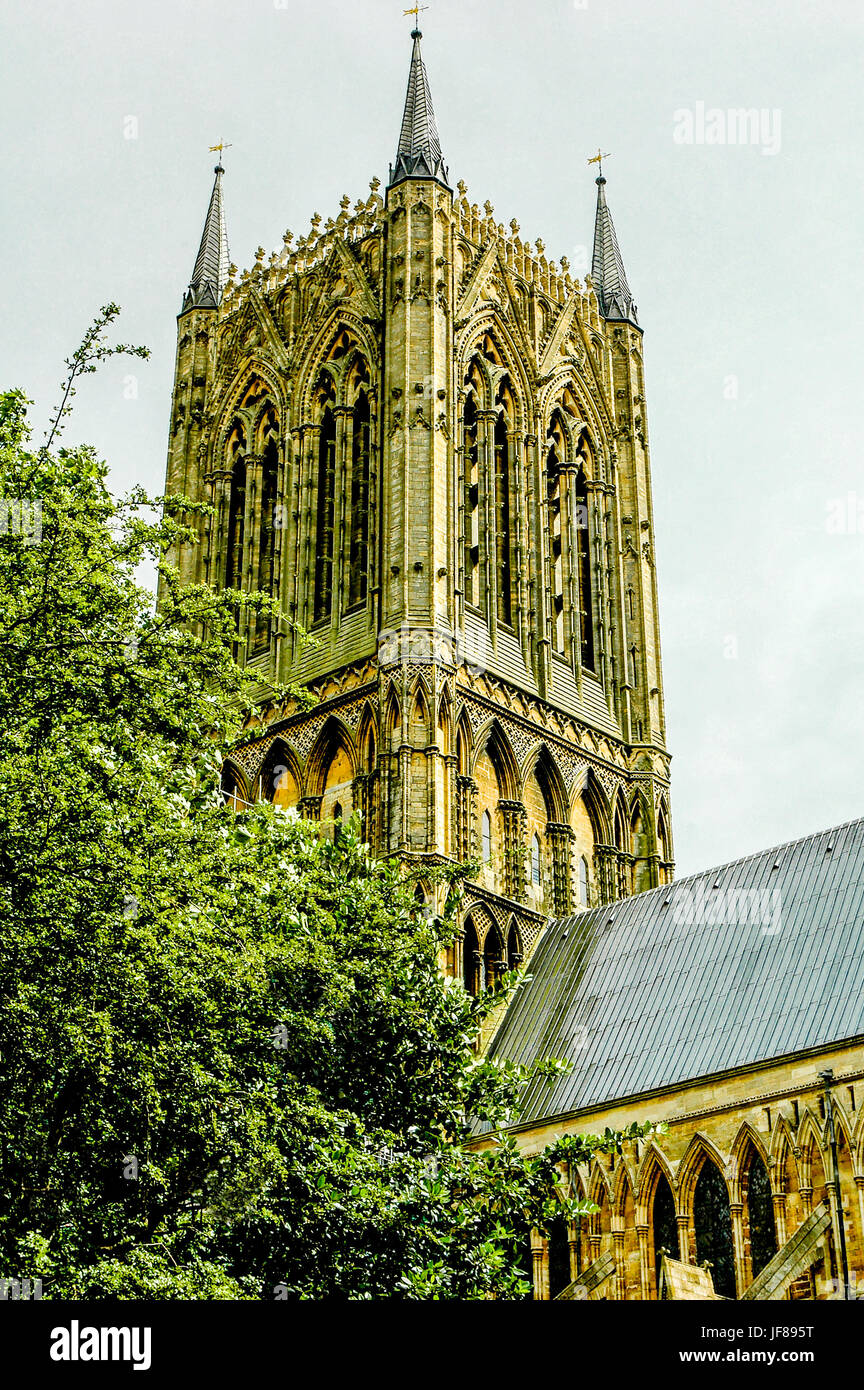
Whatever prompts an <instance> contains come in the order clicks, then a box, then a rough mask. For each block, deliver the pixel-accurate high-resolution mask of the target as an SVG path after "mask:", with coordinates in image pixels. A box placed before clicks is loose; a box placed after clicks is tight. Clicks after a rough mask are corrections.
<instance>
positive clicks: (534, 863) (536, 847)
mask: <svg viewBox="0 0 864 1390" xmlns="http://www.w3.org/2000/svg"><path fill="white" fill-rule="evenodd" d="M531 882H532V883H533V884H534V885H535V887H539V886H540V836H539V835H532V837H531Z"/></svg>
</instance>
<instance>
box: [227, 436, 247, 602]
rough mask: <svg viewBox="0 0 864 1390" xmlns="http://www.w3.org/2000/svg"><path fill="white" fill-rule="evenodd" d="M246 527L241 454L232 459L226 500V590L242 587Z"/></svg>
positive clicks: (243, 464)
mask: <svg viewBox="0 0 864 1390" xmlns="http://www.w3.org/2000/svg"><path fill="white" fill-rule="evenodd" d="M245 527H246V460H245V458H244V457H243V455H242V454H241V453H239V452H238V453H237V454H236V455H235V458H234V465H233V467H232V469H231V491H230V494H229V499H228V536H227V540H226V546H225V551H226V557H225V587H226V589H241V588H242V587H243V540H244V532H245Z"/></svg>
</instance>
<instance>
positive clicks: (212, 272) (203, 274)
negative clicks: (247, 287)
mask: <svg viewBox="0 0 864 1390" xmlns="http://www.w3.org/2000/svg"><path fill="white" fill-rule="evenodd" d="M213 172H214V174H215V175H216V177H215V179H214V180H213V192H212V193H211V194H210V206H209V207H208V209H207V217H206V219H205V222H204V232H203V234H202V237H201V245H200V246H199V248H198V255H197V257H196V260H195V269H194V270H193V271H192V279H191V280H190V281H189V289H188V290H187V291H186V294H185V296H184V298H183V310H184V311H185V310H186V309H199V308H200V309H215V308H217V307H218V304H219V300H220V299H221V298H222V291H223V289H224V288H225V283H226V281H227V279H228V237H227V235H226V233H225V213H224V210H223V207H222V175H223V174H224V172H225V170H224V169H223V168H222V165H221V164H217V165H216V168H215V169H214V171H213Z"/></svg>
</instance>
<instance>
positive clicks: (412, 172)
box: [390, 29, 450, 188]
mask: <svg viewBox="0 0 864 1390" xmlns="http://www.w3.org/2000/svg"><path fill="white" fill-rule="evenodd" d="M411 37H412V39H413V40H414V48H413V50H412V53H411V69H410V71H409V73H408V91H407V93H406V96H405V112H404V115H403V116H402V130H401V132H400V135H399V148H398V150H397V151H396V162H395V164H393V165H392V166H391V168H390V187H391V188H392V187H393V185H394V184H396V183H401V182H402V181H403V179H437V180H438V182H439V183H443V184H444V186H445V188H449V187H450V185H449V183H448V182H447V180H448V171H447V166H446V164H445V163H444V157H443V155H442V154H441V142H440V141H439V139H438V127H437V126H436V124H435V112H434V111H433V109H432V96H431V93H430V91H429V79H428V78H427V76H426V68H425V66H424V63H423V56H422V54H421V52H420V40H421V38H422V37H423V35H422V34H421V32H420V30H419V29H414V30H412V32H411Z"/></svg>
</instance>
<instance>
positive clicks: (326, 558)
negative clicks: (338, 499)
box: [313, 405, 336, 622]
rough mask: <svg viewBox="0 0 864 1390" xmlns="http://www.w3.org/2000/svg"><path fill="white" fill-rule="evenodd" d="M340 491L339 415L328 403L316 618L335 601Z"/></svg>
mask: <svg viewBox="0 0 864 1390" xmlns="http://www.w3.org/2000/svg"><path fill="white" fill-rule="evenodd" d="M335 494H336V416H335V415H334V413H333V410H332V409H331V407H330V406H329V405H328V406H327V407H326V409H325V411H324V415H323V417H322V420H321V435H320V438H319V441H318V507H317V526H316V532H315V603H314V607H313V617H314V620H315V622H318V621H320V620H321V619H323V618H326V617H327V616H328V615H329V613H330V609H331V604H332V602H333V522H334V511H335Z"/></svg>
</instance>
